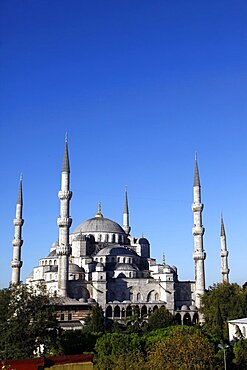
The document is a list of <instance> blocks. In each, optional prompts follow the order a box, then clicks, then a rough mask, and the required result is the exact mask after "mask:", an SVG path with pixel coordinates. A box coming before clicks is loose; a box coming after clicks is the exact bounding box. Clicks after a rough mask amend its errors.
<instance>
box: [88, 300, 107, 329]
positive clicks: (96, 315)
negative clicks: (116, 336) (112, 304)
mask: <svg viewBox="0 0 247 370" xmlns="http://www.w3.org/2000/svg"><path fill="white" fill-rule="evenodd" d="M104 323H105V319H104V311H103V309H102V307H101V306H100V305H99V304H98V303H97V304H96V305H95V306H93V308H92V311H91V312H90V314H89V315H88V316H87V317H86V319H85V325H84V327H83V332H84V333H103V332H104V331H105V325H104Z"/></svg>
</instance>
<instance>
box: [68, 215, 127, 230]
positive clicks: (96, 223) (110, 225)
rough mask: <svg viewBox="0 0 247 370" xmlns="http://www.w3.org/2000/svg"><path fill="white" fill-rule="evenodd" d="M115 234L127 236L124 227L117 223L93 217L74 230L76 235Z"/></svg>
mask: <svg viewBox="0 0 247 370" xmlns="http://www.w3.org/2000/svg"><path fill="white" fill-rule="evenodd" d="M98 232H99V233H114V234H125V232H124V230H123V229H122V227H121V226H120V225H119V224H117V223H116V222H114V221H112V220H110V219H109V218H104V217H93V218H90V219H89V220H87V221H84V222H82V223H81V224H80V225H78V226H77V228H76V229H75V230H74V234H77V233H85V234H91V233H98Z"/></svg>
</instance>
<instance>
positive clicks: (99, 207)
mask: <svg viewBox="0 0 247 370" xmlns="http://www.w3.org/2000/svg"><path fill="white" fill-rule="evenodd" d="M95 217H103V215H102V213H101V202H100V200H99V201H98V212H97V213H96V215H95Z"/></svg>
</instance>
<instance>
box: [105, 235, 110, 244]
mask: <svg viewBox="0 0 247 370" xmlns="http://www.w3.org/2000/svg"><path fill="white" fill-rule="evenodd" d="M105 241H106V242H108V241H109V235H108V234H105Z"/></svg>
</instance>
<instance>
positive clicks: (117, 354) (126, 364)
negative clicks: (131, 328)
mask: <svg viewBox="0 0 247 370" xmlns="http://www.w3.org/2000/svg"><path fill="white" fill-rule="evenodd" d="M95 350H96V354H97V361H96V365H97V369H100V370H113V369H118V370H120V369H121V370H122V369H126V370H127V369H132V370H135V369H144V365H143V364H144V355H143V341H142V338H141V337H140V336H139V335H138V334H136V333H131V334H125V333H106V334H104V335H103V336H102V337H101V338H99V339H98V340H97V342H96V346H95ZM138 366H139V367H138Z"/></svg>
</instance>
